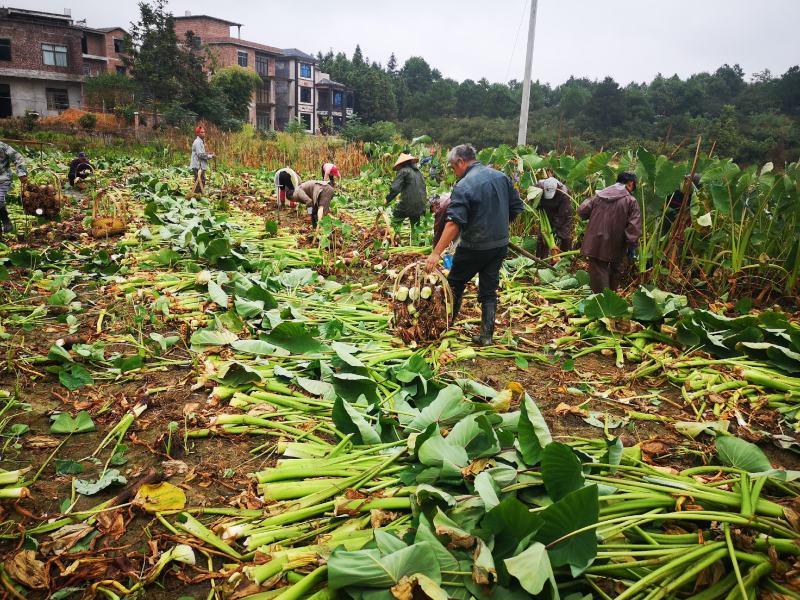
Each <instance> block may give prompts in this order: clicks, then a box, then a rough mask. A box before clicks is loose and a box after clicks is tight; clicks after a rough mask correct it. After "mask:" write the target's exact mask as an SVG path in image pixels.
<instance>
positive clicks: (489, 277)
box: [447, 246, 508, 304]
mask: <svg viewBox="0 0 800 600" xmlns="http://www.w3.org/2000/svg"><path fill="white" fill-rule="evenodd" d="M506 254H508V246H501V247H500V248H492V249H490V250H472V249H470V248H464V247H463V246H459V247H458V248H456V254H455V256H454V257H453V268H452V269H450V274H449V275H448V276H447V282H448V283H449V284H450V288H451V289H452V290H453V295H454V296H455V297H456V298H460V297H461V296H462V295H463V294H464V288H465V287H466V285H467V283H469V281H470V280H471V279H472V278H473V277H475V275H476V274H477V275H480V281H479V282H478V300H479V301H480V303H481V304H485V303H486V302H495V303H496V302H497V288H498V286H499V285H500V267H502V266H503V259H505V257H506Z"/></svg>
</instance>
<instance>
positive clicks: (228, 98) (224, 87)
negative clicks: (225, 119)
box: [211, 65, 261, 121]
mask: <svg viewBox="0 0 800 600" xmlns="http://www.w3.org/2000/svg"><path fill="white" fill-rule="evenodd" d="M260 83H261V78H260V77H259V76H258V74H257V73H256V72H255V71H252V70H250V69H245V68H243V67H240V66H238V65H233V66H231V67H226V68H224V69H220V70H219V71H217V72H216V73H214V75H213V76H212V78H211V86H212V87H213V88H216V89H217V90H219V91H220V92H221V93H222V95H223V96H224V97H225V102H226V105H227V108H228V112H229V113H230V114H231V116H233V117H235V118H237V119H241V120H242V121H246V120H247V117H248V113H249V111H250V102H251V100H252V98H253V92H255V90H256V87H257V86H258V85H259V84H260Z"/></svg>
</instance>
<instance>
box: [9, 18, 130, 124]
mask: <svg viewBox="0 0 800 600" xmlns="http://www.w3.org/2000/svg"><path fill="white" fill-rule="evenodd" d="M65 13H66V14H63V15H62V14H57V13H46V12H40V11H35V10H28V9H20V8H0V117H10V116H23V115H25V114H26V113H27V112H36V113H38V114H40V115H42V116H47V115H55V114H59V113H60V112H62V111H63V110H66V109H67V108H71V107H80V106H82V105H83V81H84V79H85V77H86V76H87V75H98V74H100V73H102V72H104V71H111V72H118V71H119V69H120V68H124V67H123V66H122V56H121V52H122V39H123V38H124V35H125V31H124V30H122V29H119V28H110V29H90V28H87V27H85V26H82V25H81V24H77V23H75V22H73V20H72V17H71V16H70V15H69V14H68V13H69V11H65Z"/></svg>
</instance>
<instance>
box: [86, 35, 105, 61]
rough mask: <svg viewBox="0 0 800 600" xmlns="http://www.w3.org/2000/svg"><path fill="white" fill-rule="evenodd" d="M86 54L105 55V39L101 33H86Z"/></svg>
mask: <svg viewBox="0 0 800 600" xmlns="http://www.w3.org/2000/svg"><path fill="white" fill-rule="evenodd" d="M85 35H86V54H92V55H94V56H105V55H106V38H105V36H104V35H103V34H102V33H91V32H88V31H87V32H86V34H85Z"/></svg>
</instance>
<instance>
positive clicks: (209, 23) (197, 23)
mask: <svg viewBox="0 0 800 600" xmlns="http://www.w3.org/2000/svg"><path fill="white" fill-rule="evenodd" d="M187 31H192V32H194V34H195V35H199V36H200V41H201V42H205V41H206V40H207V39H209V38H220V37H230V35H231V28H230V25H227V24H225V23H220V22H219V21H215V20H213V19H207V18H205V17H190V18H188V19H186V18H181V19H175V33H177V34H178V41H181V42H182V41H183V40H184V39H186V32H187Z"/></svg>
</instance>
